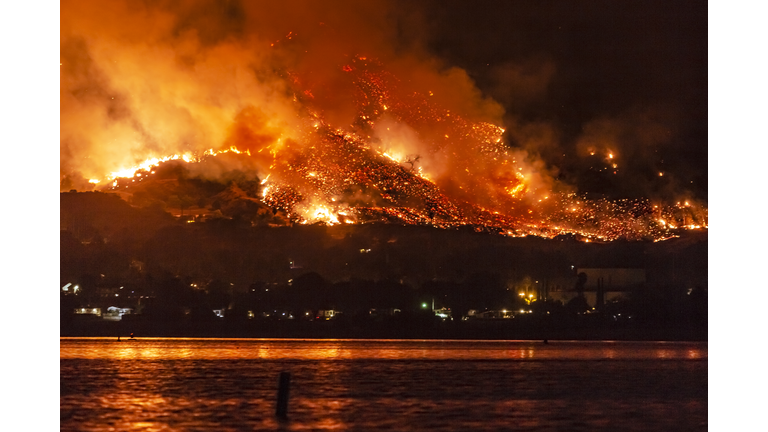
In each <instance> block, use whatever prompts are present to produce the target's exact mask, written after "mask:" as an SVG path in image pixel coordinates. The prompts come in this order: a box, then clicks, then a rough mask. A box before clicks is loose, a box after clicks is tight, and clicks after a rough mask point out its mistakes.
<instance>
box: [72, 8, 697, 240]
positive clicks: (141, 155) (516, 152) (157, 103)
mask: <svg viewBox="0 0 768 432" xmlns="http://www.w3.org/2000/svg"><path fill="white" fill-rule="evenodd" d="M121 7H128V6H125V5H122V6H121ZM128 9H130V8H128ZM102 12H104V11H102ZM129 12H130V13H128V15H129V19H128V21H131V19H135V20H139V19H140V18H137V17H136V16H134V15H135V13H137V12H136V11H133V10H130V11H129ZM146 12H149V18H147V17H146V16H145V17H144V18H142V19H149V20H150V21H152V20H155V21H156V24H157V25H159V26H160V28H161V30H157V32H158V34H153V35H148V36H144V35H138V34H134V33H131V32H130V31H128V30H125V29H124V31H125V32H127V33H126V34H121V36H122V39H120V38H117V39H115V40H116V41H118V42H115V43H116V44H118V48H120V49H119V50H117V51H116V54H107V53H106V52H104V51H103V49H104V45H103V44H102V43H101V42H98V41H96V40H94V39H87V37H86V38H82V37H81V38H78V37H75V36H72V35H71V34H69V33H67V34H66V36H67V37H65V38H64V39H65V41H64V42H63V43H62V56H63V57H64V59H63V60H62V94H63V96H62V113H63V115H62V129H63V130H62V158H63V161H62V173H63V174H62V189H65V190H66V189H69V187H71V186H77V187H80V188H83V186H85V185H86V184H85V183H84V182H81V183H78V180H77V176H78V175H79V176H82V177H83V178H84V179H88V182H89V183H88V184H89V185H90V187H93V188H96V189H100V190H110V191H115V192H120V193H127V194H131V195H133V196H134V197H135V196H136V194H135V192H136V191H141V190H140V188H139V185H140V184H141V183H143V182H144V181H145V180H148V179H153V180H155V181H154V184H155V185H157V180H158V179H157V178H156V175H157V171H158V169H159V168H160V167H163V166H171V165H173V164H184V165H185V166H187V169H188V170H189V173H188V174H187V176H188V177H191V178H197V179H198V180H199V181H201V182H204V181H215V182H219V183H223V182H226V183H227V184H229V183H233V182H234V184H233V185H232V186H231V187H230V188H229V189H227V191H225V192H226V193H225V192H218V193H220V194H224V195H221V197H220V199H219V200H218V201H217V200H215V199H213V200H208V201H205V200H203V201H200V200H198V201H199V202H198V203H197V204H199V205H198V210H200V211H203V210H205V211H212V210H221V211H223V212H225V211H226V209H227V207H226V206H225V207H224V209H223V210H222V209H221V206H220V205H219V206H218V207H217V208H215V209H214V208H213V207H211V206H212V205H213V204H212V203H213V202H222V201H225V202H227V203H232V202H233V201H237V202H239V203H240V205H245V206H251V207H252V208H253V212H255V213H257V214H260V215H262V216H264V217H267V218H273V217H274V218H277V219H279V221H292V222H293V223H303V224H306V223H317V222H322V223H325V224H328V225H335V224H354V223H366V222H372V221H386V222H391V223H397V224H406V225H431V226H434V227H439V228H458V227H464V226H469V227H472V228H473V229H475V230H477V231H487V232H493V233H499V234H503V235H508V236H528V235H534V236H542V237H549V238H551V237H555V236H558V235H574V236H576V237H577V238H580V239H583V240H585V241H593V240H594V241H612V240H616V239H630V240H640V239H647V240H662V239H666V238H670V237H673V236H675V235H676V233H678V231H679V230H681V229H706V227H707V209H706V208H705V206H703V205H701V204H699V203H697V202H694V201H693V200H692V199H689V200H688V201H685V200H681V201H680V202H675V203H663V202H655V201H652V200H650V199H647V198H634V199H608V198H594V197H590V196H588V195H587V194H584V193H580V192H578V191H576V190H575V189H574V187H572V186H569V185H567V184H563V183H562V182H560V181H558V180H557V177H556V171H557V169H556V168H555V167H554V166H551V165H550V164H547V163H546V162H545V161H543V160H541V159H540V158H539V157H537V156H536V155H535V154H533V153H529V152H527V151H524V150H521V149H516V148H514V147H512V146H510V145H509V144H508V143H507V142H505V135H504V133H505V129H504V128H503V127H502V126H500V124H501V119H500V116H499V115H498V113H497V111H498V110H499V107H498V106H497V105H495V103H493V102H492V101H488V100H486V99H483V98H482V97H481V96H479V95H478V94H477V93H478V92H477V91H476V89H474V87H473V86H472V84H471V80H470V79H469V78H468V77H467V76H466V74H465V73H463V72H462V71H460V70H457V69H449V70H447V71H445V70H442V69H439V68H436V67H435V66H434V64H433V62H431V61H417V60H414V59H412V58H410V57H407V58H406V59H405V60H404V59H403V58H400V57H398V58H392V56H391V54H385V55H383V56H382V57H381V58H379V57H376V58H373V57H372V56H370V55H360V54H350V53H351V52H353V51H351V50H352V49H358V48H360V47H359V46H355V45H354V44H350V43H349V42H344V43H340V45H341V48H340V53H334V54H332V55H331V54H329V55H328V56H327V57H323V58H322V59H320V60H318V54H317V53H316V52H314V51H313V52H310V50H311V49H313V48H314V49H316V50H319V51H320V52H321V53H328V49H329V48H328V47H327V46H326V45H324V43H328V42H329V41H338V40H337V39H336V38H338V37H339V36H338V35H337V34H336V33H334V31H330V30H327V27H328V26H329V25H330V24H326V23H325V22H320V24H319V25H318V24H317V23H315V24H313V27H311V30H307V33H308V34H307V35H306V36H303V35H304V32H298V31H297V32H294V31H290V32H284V33H283V35H282V37H279V38H274V37H273V38H271V39H264V38H265V34H264V33H258V34H252V35H251V34H248V35H247V36H242V37H240V38H239V39H233V38H228V37H225V38H223V39H221V40H218V41H216V42H215V43H214V42H211V43H210V44H208V45H206V43H205V41H204V37H203V35H201V34H199V33H190V34H187V33H184V32H183V31H180V30H179V29H178V28H177V27H173V26H174V25H176V26H178V25H179V24H178V23H176V24H173V22H166V20H171V21H172V19H171V16H173V14H171V15H167V13H168V11H167V10H163V8H160V9H159V10H149V11H142V13H146ZM89 13H93V14H95V12H89ZM104 13H105V14H107V15H108V16H111V13H107V12H104ZM164 13H166V15H164ZM244 14H245V16H250V15H249V14H248V13H247V11H246V12H244ZM130 17H132V18H130ZM62 20H63V22H65V23H68V24H69V25H74V23H76V22H80V23H86V22H87V24H88V25H87V26H86V27H88V28H87V29H86V30H82V29H77V30H74V29H73V28H69V25H65V24H63V28H65V29H68V30H67V31H70V32H72V33H73V34H76V33H78V32H82V33H83V34H91V35H92V34H97V33H98V32H107V33H109V30H107V29H105V28H100V27H98V26H95V25H94V24H93V23H92V22H90V21H87V20H84V19H82V18H74V17H68V18H67V17H63V18H62ZM163 25H165V26H166V27H168V26H170V27H171V28H173V29H175V30H174V31H176V33H173V34H174V35H175V37H177V38H178V40H177V41H176V42H174V44H172V46H171V45H164V44H163V43H165V42H163V43H160V42H158V44H159V45H158V48H156V49H154V50H151V49H150V47H151V44H150V42H152V38H153V37H155V38H157V40H164V39H163V37H164V36H167V34H166V33H163V30H162V28H165V27H163ZM120 28H121V29H122V28H123V27H120ZM335 29H336V30H338V28H335ZM166 30H167V29H166ZM63 32H64V30H63ZM89 32H90V33H89ZM243 32H245V33H248V32H247V31H246V30H243ZM267 33H269V32H268V31H267ZM145 37H146V39H144V38H145ZM86 41H87V42H86ZM126 41H127V42H126ZM185 43H186V44H191V45H184V44H185ZM121 44H122V45H121ZM170 48H173V49H174V50H175V51H168V52H167V54H172V59H171V60H166V59H164V58H163V57H162V53H158V51H163V50H164V49H170ZM302 48H307V49H306V50H304V53H303V54H302V53H301V51H302ZM185 50H186V51H185ZM366 51H368V52H370V51H376V50H372V49H368V50H366ZM366 51H363V52H366ZM145 55H148V56H150V57H151V59H150V60H152V61H156V63H152V64H147V65H146V69H144V68H139V66H138V64H139V63H141V64H146V63H144V62H141V61H140V60H139V59H140V58H142V56H145ZM112 56H113V57H114V60H113V61H114V63H117V62H118V60H119V61H120V62H121V63H122V64H125V65H126V66H121V67H118V66H115V65H113V64H110V63H109V61H107V60H106V59H108V58H113V57H112ZM387 60H390V61H387ZM64 62H71V63H72V65H69V63H68V64H67V66H66V67H65V65H64ZM185 62H186V63H185ZM222 68H223V69H227V68H230V69H228V70H229V72H226V73H225V76H227V77H229V79H228V80H227V81H217V79H219V78H221V76H220V74H221V73H223V72H221V70H219V69H222ZM160 79H163V80H164V81H163V83H166V84H167V83H170V84H169V85H170V87H169V88H166V87H162V86H159V85H157V84H156V82H158V80H160ZM94 90H95V91H94ZM89 91H90V93H89ZM94 93H97V94H94ZM110 94H115V95H116V97H117V98H118V99H117V101H115V96H109V97H111V99H107V96H108V95H110ZM102 111H105V112H106V114H104V113H102ZM65 112H66V115H64V113H65ZM78 113H80V114H81V115H85V116H86V117H87V116H91V118H92V119H94V120H98V121H94V123H93V125H99V126H98V127H97V129H98V130H97V131H91V132H87V133H83V132H82V131H80V130H78V131H75V130H74V126H75V125H78V126H79V125H80V124H81V120H80V119H79V118H78V119H75V118H74V117H73V116H74V115H77V114H78ZM100 113H101V114H100ZM67 119H70V120H72V123H71V124H68V123H66V125H65V122H67ZM83 134H85V135H83ZM109 134H113V135H112V136H110V135H109ZM81 142H88V143H90V144H89V145H83V144H80V143H81ZM113 142H117V144H112V143H113ZM604 151H605V153H606V154H605V161H604V165H605V168H606V169H609V170H613V171H614V173H615V172H616V170H620V169H622V167H621V166H620V164H621V163H625V162H619V160H620V157H619V155H617V154H616V153H615V151H614V150H611V149H605V150H604ZM73 154H77V155H78V156H81V159H78V158H76V157H74V155H73ZM82 154H86V155H87V156H82ZM89 158H90V161H88V160H87V159H89ZM82 160H86V162H83V161H82ZM73 161H77V162H73ZM626 163H629V161H627V162H626ZM169 164H171V165H169ZM173 166H176V165H173ZM233 172H237V173H240V177H239V178H234V177H232V173H233ZM228 176H229V177H231V178H229V177H228ZM137 188H138V189H137ZM141 192H143V193H144V194H145V195H146V193H147V191H146V190H144V191H141ZM178 201H179V204H178V206H177V207H179V208H182V207H184V206H185V204H184V203H183V202H182V201H183V200H182V198H178ZM186 206H187V208H188V209H189V208H190V207H194V206H193V204H192V203H187V204H186ZM201 206H202V207H201ZM269 210H271V215H270V214H269V213H270V211H269ZM279 221H277V222H279ZM275 222H276V221H271V222H270V223H275Z"/></svg>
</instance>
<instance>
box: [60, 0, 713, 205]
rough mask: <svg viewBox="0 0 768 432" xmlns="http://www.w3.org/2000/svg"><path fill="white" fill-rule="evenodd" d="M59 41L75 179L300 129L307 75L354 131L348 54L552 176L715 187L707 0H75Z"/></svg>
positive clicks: (317, 103)
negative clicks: (711, 182)
mask: <svg viewBox="0 0 768 432" xmlns="http://www.w3.org/2000/svg"><path fill="white" fill-rule="evenodd" d="M412 3H416V4H412ZM60 44H61V90H60V96H61V188H62V189H69V188H71V187H78V188H86V187H87V186H88V183H87V180H88V179H92V178H103V177H104V176H105V175H106V174H108V173H110V172H114V171H117V170H118V169H121V168H126V167H130V166H134V165H135V164H136V163H138V162H141V161H144V160H145V159H147V158H148V157H162V156H165V155H170V154H179V153H184V152H192V153H196V154H199V153H201V152H203V151H205V150H207V149H214V150H219V149H225V148H228V147H229V146H231V145H237V146H238V148H240V149H241V150H242V149H243V147H244V146H246V147H247V148H248V147H249V148H250V149H252V150H254V151H257V149H261V148H266V147H267V146H269V145H274V143H278V142H284V141H285V140H297V141H298V140H300V139H301V137H300V136H299V132H298V131H299V130H300V126H301V125H300V123H301V119H302V116H303V115H305V113H302V112H301V111H302V107H301V106H300V105H297V103H296V101H297V99H296V98H297V88H298V89H301V90H302V92H301V93H300V94H299V98H300V99H302V100H303V101H306V102H307V103H308V104H310V105H311V106H312V107H313V109H315V110H316V111H315V112H318V113H321V115H322V117H323V120H324V121H325V122H327V123H328V124H330V125H333V126H335V127H339V128H345V127H348V126H349V125H351V124H352V123H353V122H354V121H355V120H356V116H359V112H358V108H359V102H360V101H359V100H355V98H356V97H358V96H356V93H355V88H354V86H355V85H354V84H353V82H352V81H350V79H349V78H348V76H349V75H348V74H345V70H344V67H348V65H350V64H351V62H352V61H354V60H355V59H360V58H366V59H369V60H375V61H376V62H377V63H378V64H381V65H383V66H384V67H385V68H386V70H387V71H388V73H390V74H391V75H392V76H394V77H396V78H397V80H398V93H399V96H401V97H405V96H406V95H409V94H411V93H419V94H429V95H430V101H431V102H432V103H434V104H435V105H436V106H439V107H440V108H441V109H444V110H447V111H450V112H453V113H457V114H459V115H461V116H462V117H463V118H465V119H468V120H470V121H475V122H487V123H491V124H494V125H497V126H501V127H503V128H504V129H505V132H504V134H503V136H502V138H503V141H504V142H505V143H506V145H507V146H508V147H509V148H510V150H511V151H513V152H515V154H518V155H522V158H524V159H525V161H526V164H527V166H528V167H530V170H531V171H536V172H535V173H533V174H535V175H538V176H539V177H541V178H546V179H549V181H553V180H557V181H559V182H562V183H564V184H567V185H572V186H573V187H574V188H576V189H577V190H579V191H582V192H595V193H598V194H607V195H609V196H612V197H622V196H636V197H637V196H644V197H661V198H668V199H674V198H675V197H677V196H680V195H686V196H689V195H692V196H693V197H695V198H698V199H700V200H704V201H706V200H707V7H706V3H704V4H696V3H691V2H677V1H655V0H648V1H623V2H612V1H567V2H566V1H557V2H553V1H472V2H469V1H423V2H406V1H366V2H357V1H322V2H319V1H281V2H267V1H234V0H223V1H212V0H208V1H187V0H185V1H110V2H103V1H79V0H76V1H66V0H65V1H62V2H61V42H60ZM358 120H359V119H358ZM377 120H380V122H379V123H380V124H382V125H383V124H387V122H388V121H389V122H391V121H392V120H391V119H387V118H386V117H385V118H381V119H377ZM391 126H392V127H391V128H389V129H386V130H388V131H390V132H389V133H390V134H393V136H396V137H397V138H398V140H399V141H400V142H408V143H414V144H413V145H414V146H415V148H406V149H403V152H404V153H408V152H410V153H418V152H419V151H422V152H423V148H421V146H420V145H419V144H418V139H409V138H408V137H412V136H416V135H418V134H419V133H421V136H424V135H425V134H426V133H425V131H423V130H419V129H418V127H414V125H407V124H399V125H395V124H392V125H391ZM390 129H391V130H390ZM380 130H381V132H380V133H378V135H377V137H378V138H386V137H385V136H384V135H386V133H385V132H384V129H380ZM423 163H424V167H425V169H428V170H429V169H430V165H429V164H430V163H431V165H432V166H431V169H433V171H434V172H435V173H438V175H442V174H446V173H444V171H445V169H443V170H442V171H441V169H440V167H439V166H438V165H442V166H443V167H445V166H451V161H446V160H445V159H440V158H437V157H435V158H433V159H432V160H430V159H429V157H424V158H423ZM614 165H615V166H614Z"/></svg>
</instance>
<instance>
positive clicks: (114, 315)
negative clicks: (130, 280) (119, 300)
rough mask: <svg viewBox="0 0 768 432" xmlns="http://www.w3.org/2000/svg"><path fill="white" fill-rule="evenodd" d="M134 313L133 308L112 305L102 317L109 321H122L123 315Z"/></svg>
mask: <svg viewBox="0 0 768 432" xmlns="http://www.w3.org/2000/svg"><path fill="white" fill-rule="evenodd" d="M131 313H133V308H119V307H116V306H110V307H108V308H107V311H106V312H104V313H103V314H102V315H101V317H102V318H104V319H105V320H108V321H120V320H122V319H123V315H128V314H131Z"/></svg>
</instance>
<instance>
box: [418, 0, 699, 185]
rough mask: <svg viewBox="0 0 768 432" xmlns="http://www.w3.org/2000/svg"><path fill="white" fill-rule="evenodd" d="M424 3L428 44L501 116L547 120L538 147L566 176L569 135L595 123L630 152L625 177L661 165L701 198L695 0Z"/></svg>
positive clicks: (572, 148)
mask: <svg viewBox="0 0 768 432" xmlns="http://www.w3.org/2000/svg"><path fill="white" fill-rule="evenodd" d="M428 9H429V11H428V12H425V15H426V16H428V17H429V19H428V21H429V22H430V25H431V27H430V28H429V32H430V35H429V37H428V40H429V42H428V46H429V49H430V50H431V51H432V52H434V53H436V54H437V55H439V56H440V57H442V58H444V59H446V61H447V62H448V63H450V64H454V65H457V66H459V67H462V68H464V69H466V70H467V71H468V73H469V75H470V76H471V77H472V78H474V79H475V80H476V82H477V85H478V87H479V88H480V89H481V90H482V91H483V92H484V93H486V94H488V95H490V96H491V97H493V98H494V99H496V100H497V101H499V102H501V103H502V104H503V106H504V107H505V109H506V115H505V118H506V120H507V122H508V123H512V122H513V121H515V120H517V121H520V122H539V123H545V124H547V125H549V126H551V127H552V128H553V129H555V130H556V131H557V133H558V135H559V142H558V144H559V145H558V146H556V148H542V149H540V150H541V152H542V156H544V157H545V159H546V160H548V161H551V162H552V163H555V164H557V165H558V166H559V167H560V168H561V169H562V170H564V171H566V175H567V176H574V180H575V177H576V176H578V174H579V173H582V172H583V170H584V168H586V165H585V164H584V163H579V162H578V161H575V160H574V159H573V158H569V156H571V155H573V154H575V153H576V152H577V151H578V150H577V146H578V144H577V143H578V141H579V139H580V137H582V136H583V135H584V134H585V131H590V130H595V129H601V128H604V129H607V130H611V131H613V132H614V133H615V134H618V135H617V136H620V137H621V138H620V142H619V143H618V145H619V146H621V147H623V150H625V153H629V154H631V155H632V156H633V157H635V158H636V159H637V161H635V163H632V164H631V167H630V169H633V170H634V172H632V173H630V176H634V177H635V179H636V181H637V182H643V183H644V182H646V181H652V180H654V179H652V177H653V176H654V175H655V174H657V173H656V172H655V171H659V170H669V171H673V172H675V173H677V175H678V180H679V181H680V183H687V184H685V186H687V187H690V188H691V190H693V191H695V192H696V194H697V195H698V196H699V197H702V198H706V196H707V4H706V3H696V2H683V1H671V2H670V1H622V2H614V1H592V0H590V1H568V2H564V1H478V2H465V1H442V2H435V3H434V4H433V5H432V6H430V7H429V8H428ZM649 129H653V130H658V133H656V134H654V135H653V136H651V135H650V134H647V135H646V134H645V133H646V132H648V131H649ZM508 135H509V134H508ZM507 138H508V139H509V142H510V143H511V144H512V145H515V144H516V142H515V138H514V136H508V137H507ZM563 153H565V154H566V157H564V158H560V156H561V155H562V154H563ZM630 176H628V177H630ZM576 181H578V180H576ZM627 181H628V182H629V183H632V180H631V178H628V179H627ZM691 181H693V183H690V182H691ZM582 186H585V187H590V186H591V187H594V186H595V185H590V184H588V183H587V182H586V180H585V181H584V182H582ZM656 186H659V185H658V184H657V185H656ZM622 187H623V188H626V190H627V191H630V190H631V189H632V188H631V185H624V186H622Z"/></svg>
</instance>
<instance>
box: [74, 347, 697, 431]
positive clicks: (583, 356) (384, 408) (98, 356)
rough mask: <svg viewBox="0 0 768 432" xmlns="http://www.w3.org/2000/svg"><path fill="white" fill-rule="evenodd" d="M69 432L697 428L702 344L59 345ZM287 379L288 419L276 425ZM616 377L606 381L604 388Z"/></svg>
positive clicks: (635, 429) (607, 382)
mask: <svg viewBox="0 0 768 432" xmlns="http://www.w3.org/2000/svg"><path fill="white" fill-rule="evenodd" d="M60 356H61V362H60V371H61V374H60V376H61V392H60V395H61V396H60V407H61V409H60V411H61V422H60V423H61V430H87V431H94V432H106V431H115V430H118V431H187V430H190V431H192V430H194V431H217V432H218V431H235V430H322V429H336V430H398V431H414V430H472V431H478V430H489V431H490V430H509V429H510V428H511V429H517V430H521V429H524V430H590V431H592V430H625V431H646V430H665V431H666V430H696V428H697V427H700V425H701V424H705V425H706V419H707V343H706V342H703V343H683V342H681V343H664V344H659V343H635V342H616V343H604V342H577V341H566V342H564V341H550V342H549V344H544V343H543V342H538V341H492V342H489V341H423V340H421V341H382V340H320V341H308V340H298V339H296V340H286V339H273V340H267V339H239V340H230V339H227V340H221V339H142V340H139V341H135V342H131V343H130V344H128V343H125V342H117V341H113V340H111V339H106V338H105V339H95V338H90V339H64V338H62V339H61V341H60ZM281 371H288V372H290V373H291V376H292V378H291V393H290V394H291V399H290V402H289V421H288V422H279V421H277V420H276V418H275V416H274V412H275V396H276V390H277V377H278V375H279V373H280V372H281ZM605 377H610V379H605Z"/></svg>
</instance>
